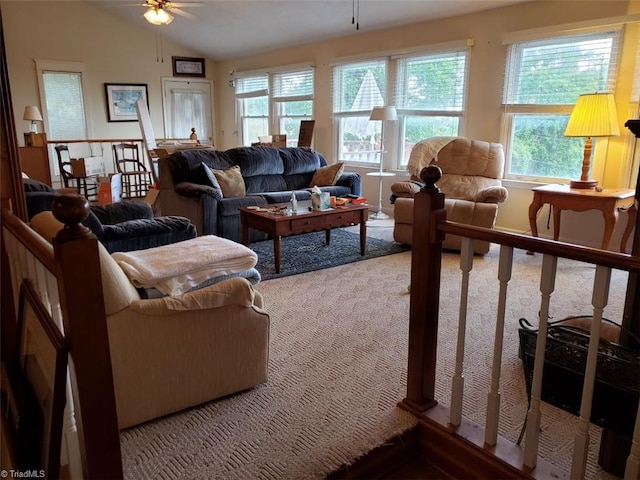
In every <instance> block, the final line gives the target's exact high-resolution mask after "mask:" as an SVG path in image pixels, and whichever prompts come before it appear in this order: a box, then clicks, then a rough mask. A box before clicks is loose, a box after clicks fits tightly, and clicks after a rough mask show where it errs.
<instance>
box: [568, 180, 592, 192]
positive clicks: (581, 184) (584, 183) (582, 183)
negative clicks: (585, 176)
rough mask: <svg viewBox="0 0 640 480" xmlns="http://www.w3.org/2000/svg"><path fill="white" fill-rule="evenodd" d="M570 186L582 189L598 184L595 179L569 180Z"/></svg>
mask: <svg viewBox="0 0 640 480" xmlns="http://www.w3.org/2000/svg"><path fill="white" fill-rule="evenodd" d="M569 186H570V187H571V188H579V189H582V190H588V189H593V188H596V187H597V186H598V181H597V180H571V183H570V184H569Z"/></svg>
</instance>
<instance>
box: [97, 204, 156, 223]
mask: <svg viewBox="0 0 640 480" xmlns="http://www.w3.org/2000/svg"><path fill="white" fill-rule="evenodd" d="M91 211H92V212H93V214H94V215H95V216H96V217H98V220H100V221H101V222H102V224H103V225H116V224H118V223H121V222H127V221H129V220H139V219H145V218H153V209H152V208H151V205H149V204H148V203H145V202H128V201H125V202H119V203H112V204H109V205H92V206H91Z"/></svg>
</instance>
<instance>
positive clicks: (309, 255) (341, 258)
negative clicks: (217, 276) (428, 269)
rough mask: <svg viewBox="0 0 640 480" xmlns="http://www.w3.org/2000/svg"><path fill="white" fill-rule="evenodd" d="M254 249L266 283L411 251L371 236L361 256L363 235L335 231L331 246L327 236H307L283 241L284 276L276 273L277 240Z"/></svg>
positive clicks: (332, 232)
mask: <svg viewBox="0 0 640 480" xmlns="http://www.w3.org/2000/svg"><path fill="white" fill-rule="evenodd" d="M250 247H251V249H252V250H253V251H255V252H256V253H257V254H258V264H257V266H256V268H257V269H258V271H259V272H260V275H261V276H262V280H269V279H272V278H279V277H286V276H288V275H297V274H299V273H306V272H311V271H314V270H322V269H325V268H331V267H335V266H337V265H344V264H347V263H353V262H359V261H361V260H368V259H370V258H376V257H382V256H384V255H391V254H394V253H399V252H404V251H407V250H409V247H408V246H406V245H400V244H398V243H394V242H388V241H385V240H382V239H378V238H374V237H371V236H369V235H368V236H367V244H366V250H365V254H364V255H360V235H359V233H352V232H349V231H346V230H345V229H341V228H337V229H334V230H331V241H330V244H329V245H327V244H326V242H325V234H324V232H312V233H305V234H303V235H295V236H292V237H283V238H282V259H281V265H280V273H275V262H274V254H273V240H265V241H264V242H256V243H252V244H251V245H250Z"/></svg>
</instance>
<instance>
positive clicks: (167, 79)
mask: <svg viewBox="0 0 640 480" xmlns="http://www.w3.org/2000/svg"><path fill="white" fill-rule="evenodd" d="M161 81H162V123H163V127H164V132H165V136H168V135H167V132H168V131H169V128H168V127H169V122H168V121H167V120H168V116H167V111H168V105H167V101H168V96H167V93H168V92H167V86H166V85H167V83H168V82H172V83H174V82H177V83H184V84H193V83H198V84H206V85H209V91H210V96H211V118H210V119H209V120H210V122H211V145H215V140H216V138H215V137H216V122H215V119H216V115H215V99H214V90H213V86H214V85H213V80H207V79H206V78H180V77H161ZM202 140H204V139H202ZM207 142H208V139H207ZM207 142H204V143H207Z"/></svg>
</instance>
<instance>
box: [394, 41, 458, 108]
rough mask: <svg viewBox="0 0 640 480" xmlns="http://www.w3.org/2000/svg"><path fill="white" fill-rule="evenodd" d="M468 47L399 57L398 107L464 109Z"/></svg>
mask: <svg viewBox="0 0 640 480" xmlns="http://www.w3.org/2000/svg"><path fill="white" fill-rule="evenodd" d="M467 57H468V55H467V50H466V49H464V50H459V51H455V52H447V53H438V54H430V55H420V56H415V57H404V58H399V59H398V60H397V62H398V75H397V80H396V82H397V83H396V88H395V91H396V101H395V103H396V107H397V108H398V109H399V110H413V111H416V110H422V111H456V112H461V111H462V110H463V109H464V104H465V93H466V88H465V85H466V78H467V70H468V69H467Z"/></svg>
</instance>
